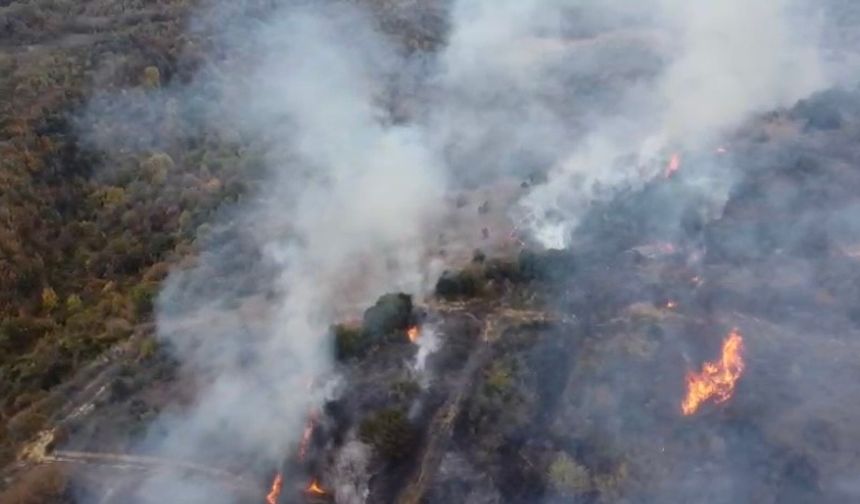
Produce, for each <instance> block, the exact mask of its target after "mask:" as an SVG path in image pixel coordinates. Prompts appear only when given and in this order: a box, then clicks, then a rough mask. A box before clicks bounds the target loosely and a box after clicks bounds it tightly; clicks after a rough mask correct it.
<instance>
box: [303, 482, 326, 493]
mask: <svg viewBox="0 0 860 504" xmlns="http://www.w3.org/2000/svg"><path fill="white" fill-rule="evenodd" d="M305 492H307V493H309V494H310V495H326V494H327V492H326V491H325V489H324V488H323V487H322V486H321V485H320V483H319V481H317V480H316V479H313V480H311V482H310V484H308V487H307V488H305Z"/></svg>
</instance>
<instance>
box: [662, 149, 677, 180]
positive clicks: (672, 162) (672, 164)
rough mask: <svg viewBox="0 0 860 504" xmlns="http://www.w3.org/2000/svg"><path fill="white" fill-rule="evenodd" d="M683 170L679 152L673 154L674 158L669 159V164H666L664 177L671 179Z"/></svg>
mask: <svg viewBox="0 0 860 504" xmlns="http://www.w3.org/2000/svg"><path fill="white" fill-rule="evenodd" d="M680 169H681V155H680V154H678V153H677V152H676V153H674V154H672V157H671V158H669V163H668V164H666V169H665V170H664V171H663V176H664V177H665V178H669V177H671V176H672V175H674V174H675V172H676V171H678V170H680Z"/></svg>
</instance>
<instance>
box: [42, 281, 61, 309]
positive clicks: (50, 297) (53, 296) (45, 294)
mask: <svg viewBox="0 0 860 504" xmlns="http://www.w3.org/2000/svg"><path fill="white" fill-rule="evenodd" d="M59 301H60V298H59V296H57V293H56V292H55V291H54V289H52V288H50V287H45V288H44V289H42V308H43V309H44V310H45V311H51V310H53V309H54V308H56V307H57V303H59Z"/></svg>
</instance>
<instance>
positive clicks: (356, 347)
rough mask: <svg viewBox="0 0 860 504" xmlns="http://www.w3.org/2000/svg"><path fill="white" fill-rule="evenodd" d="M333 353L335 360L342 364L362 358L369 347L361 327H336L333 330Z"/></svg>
mask: <svg viewBox="0 0 860 504" xmlns="http://www.w3.org/2000/svg"><path fill="white" fill-rule="evenodd" d="M333 333H334V353H335V357H336V358H337V360H339V361H341V362H343V361H347V360H349V359H354V358H358V357H362V356H363V355H364V354H365V352H367V349H368V347H369V343H370V339H369V338H368V337H367V335H366V334H365V333H364V331H362V329H361V327H349V326H346V325H337V326H335V327H334V328H333Z"/></svg>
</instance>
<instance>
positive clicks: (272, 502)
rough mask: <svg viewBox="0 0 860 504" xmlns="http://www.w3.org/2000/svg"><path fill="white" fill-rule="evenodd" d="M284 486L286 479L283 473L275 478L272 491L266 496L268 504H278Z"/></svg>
mask: <svg viewBox="0 0 860 504" xmlns="http://www.w3.org/2000/svg"><path fill="white" fill-rule="evenodd" d="M283 484H284V477H283V476H282V475H281V473H278V474H277V475H276V476H275V481H273V482H272V489H271V490H269V494H268V495H266V504H277V503H278V497H280V496H281V488H282V487H283Z"/></svg>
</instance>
